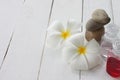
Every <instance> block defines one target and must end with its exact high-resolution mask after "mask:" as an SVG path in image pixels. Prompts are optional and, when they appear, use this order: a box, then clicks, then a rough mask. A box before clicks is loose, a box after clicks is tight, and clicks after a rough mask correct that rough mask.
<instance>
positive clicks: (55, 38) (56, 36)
mask: <svg viewBox="0 0 120 80" xmlns="http://www.w3.org/2000/svg"><path fill="white" fill-rule="evenodd" d="M60 34H61V33H59V32H54V33H52V34H48V36H47V46H50V47H54V48H56V47H59V46H60V45H61V44H60V43H61V41H62V40H63V39H62V38H61V37H60Z"/></svg>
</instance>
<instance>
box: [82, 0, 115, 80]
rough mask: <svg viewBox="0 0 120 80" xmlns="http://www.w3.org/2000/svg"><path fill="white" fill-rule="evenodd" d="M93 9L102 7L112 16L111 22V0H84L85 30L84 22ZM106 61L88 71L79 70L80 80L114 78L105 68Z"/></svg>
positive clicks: (106, 79)
mask: <svg viewBox="0 0 120 80" xmlns="http://www.w3.org/2000/svg"><path fill="white" fill-rule="evenodd" d="M95 9H104V10H105V11H106V12H107V13H108V15H109V16H110V17H111V18H112V21H111V23H113V17H112V15H113V14H112V9H111V1H110V0H92V1H90V0H84V12H83V13H84V16H83V25H84V31H85V24H86V22H87V21H88V19H90V17H91V13H92V12H93V11H94V10H95ZM105 66H106V63H105V62H103V64H101V65H99V66H97V67H96V68H94V69H92V70H90V71H81V80H115V79H113V78H112V77H110V76H109V75H108V74H107V73H106V70H105Z"/></svg>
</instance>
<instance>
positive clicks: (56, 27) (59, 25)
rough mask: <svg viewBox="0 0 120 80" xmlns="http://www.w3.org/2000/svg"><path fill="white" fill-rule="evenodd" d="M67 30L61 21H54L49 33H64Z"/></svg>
mask: <svg viewBox="0 0 120 80" xmlns="http://www.w3.org/2000/svg"><path fill="white" fill-rule="evenodd" d="M64 30H65V28H64V26H63V24H62V23H61V22H60V21H54V22H53V23H51V25H50V26H49V27H48V32H49V31H57V32H62V31H64Z"/></svg>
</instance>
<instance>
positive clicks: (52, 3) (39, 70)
mask: <svg viewBox="0 0 120 80" xmlns="http://www.w3.org/2000/svg"><path fill="white" fill-rule="evenodd" d="M53 5H54V0H52V2H51V8H50V12H49V18H48V24H47V28H48V26H49V24H50V19H51V14H52V9H53ZM46 39H47V31H46V33H45V41H44V44H43V49H42V55H41V59H40V64H39V69H38V75H37V80H39V75H40V72H41V65H42V60H43V55H44V51H45V45H46Z"/></svg>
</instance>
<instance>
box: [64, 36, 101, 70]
mask: <svg viewBox="0 0 120 80" xmlns="http://www.w3.org/2000/svg"><path fill="white" fill-rule="evenodd" d="M68 41H69V44H67V45H66V47H64V49H63V57H64V58H65V59H66V61H67V62H68V63H69V65H70V66H71V67H72V68H73V69H75V70H88V69H91V68H93V67H95V66H97V65H98V64H99V63H100V62H101V57H100V46H99V44H98V43H97V41H96V40H95V39H92V40H91V41H89V42H87V41H86V39H85V37H84V35H83V34H77V35H74V36H73V37H71V38H70V39H69V40H68Z"/></svg>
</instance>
